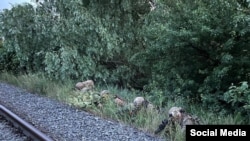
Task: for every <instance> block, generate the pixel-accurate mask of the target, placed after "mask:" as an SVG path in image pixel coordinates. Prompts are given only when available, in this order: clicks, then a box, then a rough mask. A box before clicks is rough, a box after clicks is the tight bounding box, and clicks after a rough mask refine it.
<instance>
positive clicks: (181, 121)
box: [155, 107, 200, 135]
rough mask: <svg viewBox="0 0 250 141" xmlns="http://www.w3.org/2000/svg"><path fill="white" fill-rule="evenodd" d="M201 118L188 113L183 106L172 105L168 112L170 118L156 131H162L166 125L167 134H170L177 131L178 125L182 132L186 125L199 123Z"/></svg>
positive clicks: (156, 132)
mask: <svg viewBox="0 0 250 141" xmlns="http://www.w3.org/2000/svg"><path fill="white" fill-rule="evenodd" d="M199 124H200V120H199V119H198V118H197V117H195V116H191V115H189V114H187V113H186V112H185V110H184V109H183V108H181V107H172V108H170V110H169V112H168V119H165V120H163V121H162V123H161V124H160V125H159V126H158V129H157V130H156V131H155V134H158V133H160V132H161V131H162V130H164V129H165V128H166V127H167V129H166V134H167V135H169V134H170V133H171V132H175V131H176V127H177V126H180V128H181V130H182V132H184V131H185V130H186V125H199Z"/></svg>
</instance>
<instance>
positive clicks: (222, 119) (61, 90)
mask: <svg viewBox="0 0 250 141" xmlns="http://www.w3.org/2000/svg"><path fill="white" fill-rule="evenodd" d="M0 80H1V81H2V82H6V83H9V84H13V85H15V86H18V87H21V88H23V89H26V90H27V91H29V92H31V93H37V94H41V95H44V96H48V97H51V98H54V99H57V100H59V101H62V102H65V103H67V104H69V105H73V106H76V107H78V108H79V109H82V110H85V111H88V112H91V113H93V114H95V115H97V116H100V117H103V118H107V119H112V120H116V121H119V122H122V123H125V124H128V125H131V126H134V127H136V128H138V129H141V130H143V131H145V132H149V133H153V132H154V130H155V129H156V128H157V127H158V125H159V124H160V123H161V121H162V120H163V119H164V118H166V117H167V116H168V115H167V109H169V108H170V107H172V106H183V107H185V108H187V109H188V112H189V113H192V114H193V113H194V114H195V115H197V116H198V117H199V118H200V119H201V121H202V122H203V124H241V123H242V120H241V117H240V116H239V115H227V116H225V115H223V116H221V115H218V114H217V113H212V112H208V111H205V110H203V109H202V108H201V107H200V106H199V105H187V104H185V102H184V100H183V99H177V100H175V101H168V103H167V104H166V105H164V106H163V107H162V108H161V111H160V112H159V111H143V110H142V111H139V112H138V113H137V114H136V115H135V116H134V117H131V116H128V115H127V114H124V113H123V114H118V111H119V110H120V108H119V107H117V105H115V104H114V102H113V101H112V100H107V101H106V102H105V104H104V105H103V107H102V108H98V107H96V106H93V105H90V106H89V105H87V106H86V105H85V106H83V105H82V104H83V103H82V100H83V101H84V99H83V97H85V96H84V95H81V94H79V93H77V92H76V91H75V90H74V89H73V87H74V82H71V81H68V82H64V83H63V84H62V83H57V82H53V81H50V80H47V79H46V78H45V77H44V76H43V75H41V74H27V75H20V76H14V75H12V74H9V73H1V74H0ZM101 90H109V91H110V93H111V95H115V94H117V95H119V96H120V97H122V98H124V99H125V100H126V101H128V102H132V101H133V98H134V97H136V96H144V97H146V99H148V100H149V101H151V97H150V96H148V95H145V94H143V93H140V92H139V91H136V90H132V91H131V90H127V89H119V88H117V87H113V86H108V85H105V86H96V87H95V89H94V91H96V92H97V93H98V92H100V91H101ZM156 94H157V93H156ZM161 100H162V99H161V97H159V99H157V100H152V101H151V102H152V103H153V104H155V103H159V101H161ZM83 107H84V108H83ZM159 136H161V137H164V132H162V133H160V134H159ZM168 139H170V140H171V141H183V140H184V135H183V133H182V132H181V131H180V130H179V129H177V132H176V133H173V134H171V135H170V136H169V137H168Z"/></svg>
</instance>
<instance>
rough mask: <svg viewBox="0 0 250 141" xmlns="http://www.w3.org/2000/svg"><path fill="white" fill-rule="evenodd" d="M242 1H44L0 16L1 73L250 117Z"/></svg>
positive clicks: (249, 31) (247, 16)
mask: <svg viewBox="0 0 250 141" xmlns="http://www.w3.org/2000/svg"><path fill="white" fill-rule="evenodd" d="M249 9H250V2H249V1H248V0H212V1H206V0H193V1H189V0H178V1H176V0H136V1H133V0H74V1H68V0H47V1H45V2H44V3H38V5H37V6H36V7H33V6H32V5H30V4H23V5H17V6H14V7H13V8H12V9H10V10H4V11H3V12H1V14H0V27H1V28H0V34H1V36H3V37H4V40H2V43H1V44H2V45H1V48H0V52H1V54H0V70H1V71H9V72H13V73H15V74H19V73H43V74H44V75H45V76H46V77H47V78H49V79H51V80H57V81H65V80H73V81H81V80H86V79H92V80H94V81H95V82H99V83H105V84H114V85H119V86H121V87H125V88H128V87H129V88H135V89H140V90H143V91H144V92H147V93H148V94H151V95H152V96H155V97H157V96H159V95H160V96H162V97H165V98H166V101H167V100H168V99H172V98H175V97H181V98H184V99H185V100H186V101H188V102H190V103H192V102H193V103H201V104H202V105H203V106H204V107H207V108H211V109H212V110H214V111H222V110H225V111H226V112H240V113H241V114H243V115H248V116H249V115H250V111H249V109H250V90H249V88H248V82H249V80H250V49H249V48H250V46H249V45H250V10H249Z"/></svg>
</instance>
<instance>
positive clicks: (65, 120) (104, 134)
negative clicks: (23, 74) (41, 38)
mask: <svg viewBox="0 0 250 141" xmlns="http://www.w3.org/2000/svg"><path fill="white" fill-rule="evenodd" d="M0 104H2V105H4V106H5V107H7V108H9V109H10V110H12V111H13V112H15V113H16V114H17V115H18V116H20V117H21V118H23V119H24V120H26V121H27V122H29V123H31V124H32V125H33V126H34V127H36V128H38V129H39V130H41V131H42V132H44V133H45V134H47V135H49V137H51V138H53V139H54V140H56V141H164V140H163V139H161V138H159V137H157V136H154V135H151V134H149V133H145V132H143V131H140V130H138V129H136V128H133V127H130V126H128V125H124V124H122V123H119V122H116V121H109V120H107V119H102V118H100V117H97V116H94V115H92V114H90V113H87V112H84V111H81V110H78V109H77V108H74V107H71V106H69V105H66V104H63V103H61V102H59V101H57V100H53V99H50V98H47V97H42V96H39V95H37V94H31V93H29V92H27V91H25V90H23V89H20V88H17V87H15V86H12V85H9V84H5V83H0Z"/></svg>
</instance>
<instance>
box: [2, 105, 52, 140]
mask: <svg viewBox="0 0 250 141" xmlns="http://www.w3.org/2000/svg"><path fill="white" fill-rule="evenodd" d="M0 115H1V116H2V117H4V118H5V119H6V120H7V121H9V122H10V123H11V124H12V125H13V126H14V127H16V128H18V129H20V130H21V131H22V132H23V134H25V135H26V136H27V137H30V138H31V139H32V140H34V141H53V139H52V138H50V137H48V136H46V135H45V134H44V133H42V132H41V131H39V130H38V129H36V128H35V127H34V126H32V125H31V124H29V123H28V122H26V121H25V120H23V119H22V118H20V117H18V116H17V115H16V114H15V113H13V112H11V111H10V110H9V109H7V108H6V107H4V106H3V105H0Z"/></svg>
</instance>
